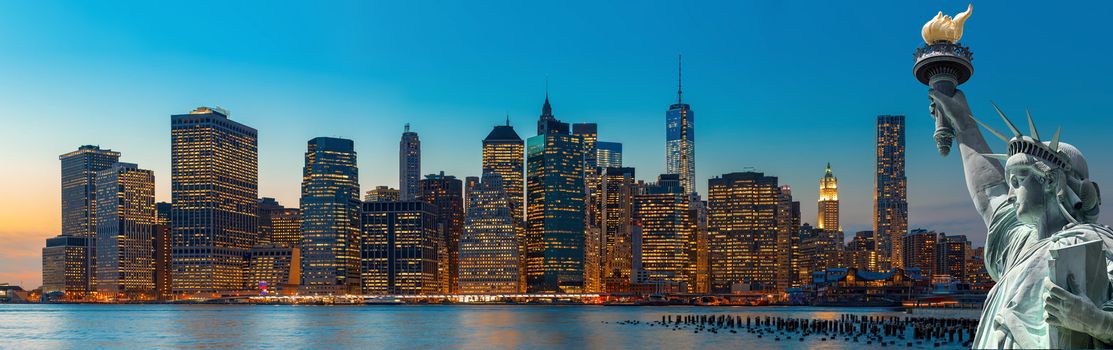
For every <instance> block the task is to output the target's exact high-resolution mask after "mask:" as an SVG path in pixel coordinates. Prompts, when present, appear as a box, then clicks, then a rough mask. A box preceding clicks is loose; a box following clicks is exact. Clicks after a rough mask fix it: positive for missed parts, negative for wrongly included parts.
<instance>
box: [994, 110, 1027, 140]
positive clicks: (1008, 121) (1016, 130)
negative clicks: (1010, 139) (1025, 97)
mask: <svg viewBox="0 0 1113 350" xmlns="http://www.w3.org/2000/svg"><path fill="white" fill-rule="evenodd" d="M990 104H992V105H993V109H995V110H997V114H998V115H1000V116H1001V119H1004V120H1005V124H1008V125H1009V129H1010V130H1012V132H1013V134H1015V135H1016V137H1021V136H1023V135H1024V134H1021V133H1020V129H1017V128H1016V125H1014V124H1013V122H1012V121H1011V120H1009V117H1006V116H1005V112H1002V111H1001V108H998V107H997V104H996V103H993V102H990Z"/></svg>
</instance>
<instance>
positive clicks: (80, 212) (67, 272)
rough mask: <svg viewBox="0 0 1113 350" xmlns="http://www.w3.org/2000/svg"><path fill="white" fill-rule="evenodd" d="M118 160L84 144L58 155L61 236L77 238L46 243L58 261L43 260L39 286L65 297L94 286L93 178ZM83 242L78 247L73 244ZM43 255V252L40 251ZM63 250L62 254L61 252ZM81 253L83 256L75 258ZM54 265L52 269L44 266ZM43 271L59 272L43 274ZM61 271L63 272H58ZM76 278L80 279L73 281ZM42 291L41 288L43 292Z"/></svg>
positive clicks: (73, 295) (50, 240)
mask: <svg viewBox="0 0 1113 350" xmlns="http://www.w3.org/2000/svg"><path fill="white" fill-rule="evenodd" d="M119 159H120V153H119V152H113V151H112V150H109V149H101V148H100V147H99V146H92V145H85V146H81V147H79V148H78V149H77V150H76V151H73V152H68V153H66V154H63V155H60V156H58V160H60V161H61V163H62V176H61V177H62V191H61V192H62V233H61V235H60V236H64V237H80V238H81V239H60V238H58V239H55V238H51V239H48V240H47V248H53V249H50V250H51V252H52V253H57V254H53V255H54V256H56V257H58V259H51V260H50V261H47V259H46V256H45V255H44V257H43V286H44V287H50V288H49V289H54V290H56V291H62V292H66V293H67V294H68V297H70V298H73V297H79V296H84V295H85V293H87V292H89V291H92V290H93V289H94V288H95V286H96V285H95V284H96V271H95V270H94V266H96V265H95V263H96V243H95V242H96V234H97V218H96V216H97V212H96V206H97V203H96V199H97V196H96V187H97V186H96V176H97V172H98V171H101V170H104V169H107V168H109V167H111V166H112V165H113V164H116V162H117V161H118V160H119ZM80 243H84V244H86V245H87V246H86V247H83V248H78V247H75V246H72V245H73V244H80ZM43 251H44V254H45V253H46V251H47V249H44V250H43ZM63 251H65V252H63ZM77 252H81V253H83V254H84V256H81V257H79V256H77V255H75V254H77ZM47 264H54V266H47ZM47 271H52V272H53V271H58V272H59V273H51V274H49V275H48V274H47ZM62 271H64V272H62ZM75 278H76V279H80V280H79V281H78V280H75ZM44 291H45V289H44Z"/></svg>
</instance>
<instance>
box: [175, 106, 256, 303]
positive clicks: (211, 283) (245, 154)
mask: <svg viewBox="0 0 1113 350" xmlns="http://www.w3.org/2000/svg"><path fill="white" fill-rule="evenodd" d="M170 124H171V127H170V152H171V153H170V164H171V171H170V173H171V174H170V182H171V185H170V196H171V199H172V203H173V204H172V208H171V211H170V221H171V222H172V223H173V225H172V226H171V229H170V235H171V241H172V242H171V243H172V245H173V247H172V251H171V269H172V271H171V275H172V276H171V282H172V283H173V291H174V293H175V294H183V293H187V294H195V293H207V294H213V293H218V292H221V291H234V290H242V289H243V288H244V287H245V285H244V278H243V277H244V274H243V266H244V263H243V256H244V253H245V252H246V251H247V249H250V248H251V246H252V245H254V244H255V240H256V239H257V238H258V231H257V227H256V226H257V225H258V221H257V218H256V215H257V209H256V207H257V206H258V201H259V188H258V176H259V158H258V141H257V140H258V134H257V132H256V131H255V129H253V128H250V127H248V126H245V125H243V124H240V123H237V122H235V121H232V120H231V119H229V118H228V112H227V111H224V110H221V109H213V108H208V107H198V108H197V109H195V110H193V111H192V112H190V113H188V114H179V115H173V116H171V117H170ZM218 198H219V199H220V200H219V201H217V200H215V199H218Z"/></svg>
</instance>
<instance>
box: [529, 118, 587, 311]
mask: <svg viewBox="0 0 1113 350" xmlns="http://www.w3.org/2000/svg"><path fill="white" fill-rule="evenodd" d="M538 131H539V134H538V135H537V136H533V137H530V138H529V140H527V141H526V153H527V160H526V167H527V173H526V188H527V193H526V196H527V198H528V203H527V204H526V209H527V210H526V221H527V234H526V281H527V282H526V284H527V290H528V291H529V292H554V293H579V292H582V291H583V290H584V232H585V231H584V228H585V226H584V209H585V208H584V177H583V176H584V161H583V159H584V157H583V151H584V147H583V139H582V138H581V137H579V136H576V135H572V134H571V133H569V130H568V124H567V123H562V122H560V121H559V120H557V119H556V118H555V117H554V116H553V114H552V107H551V105H550V104H549V99H548V97H547V96H546V98H545V104H544V106H543V107H542V108H541V118H540V119H539V120H538Z"/></svg>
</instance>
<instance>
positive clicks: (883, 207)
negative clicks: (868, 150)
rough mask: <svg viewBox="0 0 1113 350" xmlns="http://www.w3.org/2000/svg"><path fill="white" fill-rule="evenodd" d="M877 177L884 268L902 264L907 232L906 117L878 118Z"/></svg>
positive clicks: (877, 226) (876, 220)
mask: <svg viewBox="0 0 1113 350" xmlns="http://www.w3.org/2000/svg"><path fill="white" fill-rule="evenodd" d="M876 155H877V171H876V172H875V174H876V175H877V177H876V178H875V180H874V185H873V188H874V195H873V198H874V205H873V207H874V212H873V232H874V235H875V237H876V239H877V250H878V254H877V255H878V257H879V258H880V259H881V261H882V262H881V265H882V268H883V269H887V268H889V267H902V266H903V263H904V261H905V259H904V254H903V248H904V244H902V243H901V241H900V240H901V237H903V236H904V234H905V233H907V231H908V180H907V179H906V178H905V177H904V116H903V115H881V116H878V117H877V154H876Z"/></svg>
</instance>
